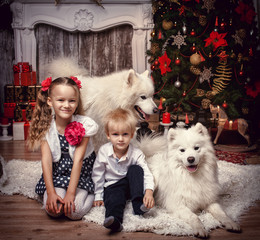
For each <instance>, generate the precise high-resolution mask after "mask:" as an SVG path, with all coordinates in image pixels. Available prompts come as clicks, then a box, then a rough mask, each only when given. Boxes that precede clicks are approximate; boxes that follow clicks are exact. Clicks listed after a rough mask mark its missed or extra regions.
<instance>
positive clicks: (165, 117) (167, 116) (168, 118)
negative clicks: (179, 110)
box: [162, 112, 171, 123]
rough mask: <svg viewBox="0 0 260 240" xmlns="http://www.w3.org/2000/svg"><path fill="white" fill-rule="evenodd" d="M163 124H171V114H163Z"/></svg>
mask: <svg viewBox="0 0 260 240" xmlns="http://www.w3.org/2000/svg"><path fill="white" fill-rule="evenodd" d="M162 122H163V123H170V122H171V114H170V113H168V112H165V113H163V119H162Z"/></svg>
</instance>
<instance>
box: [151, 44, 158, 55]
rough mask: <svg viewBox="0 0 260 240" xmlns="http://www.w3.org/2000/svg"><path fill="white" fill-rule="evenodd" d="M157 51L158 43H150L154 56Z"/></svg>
mask: <svg viewBox="0 0 260 240" xmlns="http://www.w3.org/2000/svg"><path fill="white" fill-rule="evenodd" d="M159 50H160V47H159V44H158V43H152V45H151V52H152V54H155V53H156V52H157V51H159Z"/></svg>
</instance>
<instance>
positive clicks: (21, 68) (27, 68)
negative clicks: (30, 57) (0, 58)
mask: <svg viewBox="0 0 260 240" xmlns="http://www.w3.org/2000/svg"><path fill="white" fill-rule="evenodd" d="M31 69H32V67H31V65H29V62H18V63H17V65H13V70H14V73H22V72H31V71H32V70H31Z"/></svg>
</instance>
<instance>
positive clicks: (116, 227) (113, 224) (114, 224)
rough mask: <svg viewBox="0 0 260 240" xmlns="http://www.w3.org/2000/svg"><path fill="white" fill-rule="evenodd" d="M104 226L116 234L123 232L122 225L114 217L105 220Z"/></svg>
mask: <svg viewBox="0 0 260 240" xmlns="http://www.w3.org/2000/svg"><path fill="white" fill-rule="evenodd" d="M103 226H104V227H106V228H109V229H111V230H112V231H114V232H121V231H122V230H123V226H122V224H121V223H120V222H119V221H118V220H117V219H116V218H115V217H114V216H109V217H107V218H105V221H104V224H103Z"/></svg>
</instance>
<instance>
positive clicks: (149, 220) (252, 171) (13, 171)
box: [0, 156, 260, 235]
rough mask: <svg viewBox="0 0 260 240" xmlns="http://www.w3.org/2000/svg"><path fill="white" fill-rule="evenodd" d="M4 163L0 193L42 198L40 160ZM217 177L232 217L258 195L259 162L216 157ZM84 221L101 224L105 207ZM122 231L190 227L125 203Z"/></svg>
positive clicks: (185, 231) (183, 231) (208, 223)
mask: <svg viewBox="0 0 260 240" xmlns="http://www.w3.org/2000/svg"><path fill="white" fill-rule="evenodd" d="M0 160H1V162H2V164H4V165H5V166H4V175H3V176H2V178H1V179H0V191H1V192H2V193H3V194H7V195H13V194H22V195H24V196H27V197H29V198H33V199H36V200H38V201H41V199H40V198H39V197H38V196H37V194H36V193H34V187H35V185H36V183H37V181H38V179H39V178H40V175H41V163H40V161H26V160H12V161H8V162H7V163H5V162H4V161H3V158H2V157H1V156H0ZM218 166H219V181H220V183H221V186H222V189H223V195H222V196H221V204H222V206H223V207H224V209H225V210H226V212H227V214H228V215H229V216H230V217H231V218H232V219H233V220H235V221H239V217H240V216H241V214H242V213H244V212H245V211H246V210H247V209H248V208H249V207H250V206H253V205H254V202H255V201H256V200H259V199H260V165H246V166H242V165H236V164H232V163H228V162H225V161H219V162H218ZM173 204H174V203H173ZM199 216H200V219H201V221H202V222H203V224H204V226H205V228H206V229H207V230H210V229H214V228H217V227H219V226H220V224H219V222H217V221H216V220H215V219H214V218H213V217H212V216H211V215H210V214H209V213H205V212H202V213H201V214H200V215H199ZM84 221H88V222H95V223H97V224H101V225H102V224H103V221H104V207H99V208H98V207H96V208H92V209H91V210H90V212H89V213H88V214H87V215H86V216H85V217H84ZM123 226H124V231H126V232H133V231H145V232H154V233H157V234H170V235H191V228H190V226H189V225H187V224H186V223H184V222H183V221H181V220H179V219H176V218H173V217H172V216H171V215H169V214H167V212H166V211H165V210H163V209H160V208H158V207H155V208H153V209H152V210H151V211H150V212H149V213H147V214H146V216H144V217H140V216H135V215H133V214H132V208H131V204H130V203H128V204H127V207H126V210H125V216H124V223H123Z"/></svg>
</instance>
